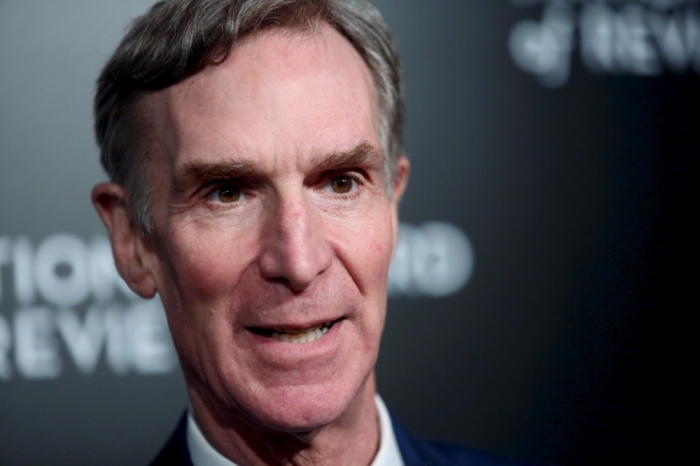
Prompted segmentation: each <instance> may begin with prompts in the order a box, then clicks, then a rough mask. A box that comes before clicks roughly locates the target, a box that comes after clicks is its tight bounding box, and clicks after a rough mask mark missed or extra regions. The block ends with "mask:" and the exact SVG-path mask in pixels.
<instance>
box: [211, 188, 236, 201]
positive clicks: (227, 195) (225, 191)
mask: <svg viewBox="0 0 700 466" xmlns="http://www.w3.org/2000/svg"><path fill="white" fill-rule="evenodd" d="M211 197H212V198H213V199H215V200H218V201H220V202H223V203H224V204H231V203H234V202H238V201H240V200H241V198H242V197H243V194H242V193H241V190H240V189H239V188H237V187H235V186H224V187H222V188H219V189H217V190H216V191H214V192H213V193H211Z"/></svg>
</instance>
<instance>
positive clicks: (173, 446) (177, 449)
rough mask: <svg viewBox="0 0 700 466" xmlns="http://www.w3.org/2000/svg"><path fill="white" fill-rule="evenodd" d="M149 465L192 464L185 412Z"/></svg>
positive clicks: (176, 465)
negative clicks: (188, 446)
mask: <svg viewBox="0 0 700 466" xmlns="http://www.w3.org/2000/svg"><path fill="white" fill-rule="evenodd" d="M150 466H193V465H192V460H191V459H190V451H189V449H188V448H187V413H185V414H183V415H182V417H181V418H180V422H179V423H178V424H177V427H176V428H175V432H173V434H172V435H171V436H170V439H169V440H168V443H166V444H165V446H164V447H163V449H162V450H160V452H159V453H158V456H156V459H154V460H153V461H152V462H151V464H150Z"/></svg>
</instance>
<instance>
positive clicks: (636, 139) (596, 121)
mask: <svg viewBox="0 0 700 466" xmlns="http://www.w3.org/2000/svg"><path fill="white" fill-rule="evenodd" d="M56 3H58V2H53V3H52V2H49V1H47V0H44V1H37V2H33V3H32V4H31V6H30V5H29V4H25V3H24V2H16V1H8V0H5V1H0V59H1V60H0V236H1V235H5V236H9V237H12V238H14V237H16V236H18V235H20V234H23V235H28V236H29V237H30V238H32V239H33V240H34V241H35V242H38V241H40V240H41V239H43V238H44V237H46V236H47V235H49V234H52V233H54V232H58V231H67V232H72V233H75V234H78V235H80V236H82V237H85V238H87V237H89V236H90V235H91V234H93V233H95V232H100V231H102V229H101V228H102V227H101V226H100V224H99V222H98V220H97V219H96V217H95V215H94V214H93V213H92V211H91V207H90V205H89V190H90V188H91V186H92V185H93V184H94V183H95V182H96V181H99V180H100V179H103V177H104V175H102V174H101V172H100V169H99V166H98V164H97V150H96V148H95V146H94V143H93V142H92V134H91V121H90V105H91V102H90V100H91V98H92V95H91V92H92V89H93V84H92V83H93V81H94V79H95V77H96V75H97V73H98V71H99V67H100V66H101V64H102V63H104V61H105V60H106V59H107V56H108V55H109V53H110V52H111V50H112V49H113V47H114V46H115V45H116V43H117V41H118V40H119V37H120V34H121V32H122V31H123V29H124V27H125V26H126V24H127V23H128V21H129V19H130V18H133V17H134V16H135V15H137V14H140V13H141V12H143V11H144V10H145V8H146V5H147V3H148V2H143V1H135V0H133V1H120V2H110V3H107V2H88V1H87V0H83V1H79V0H72V1H64V2H61V3H60V4H56ZM376 4H377V5H378V7H379V8H380V10H382V12H383V13H384V16H385V19H386V20H387V22H388V23H389V25H390V27H391V28H392V30H393V32H394V35H395V38H396V41H397V44H398V48H399V50H400V53H401V55H402V60H403V68H404V77H405V83H406V107H407V127H406V139H407V152H408V155H409V157H410V158H411V160H412V164H413V166H412V168H413V174H412V178H411V180H410V183H409V189H408V191H407V193H406V196H405V200H404V202H403V204H402V207H401V217H402V221H404V222H408V223H411V224H421V223H423V222H427V221H432V220H440V221H446V222H449V223H452V224H454V225H456V226H458V227H459V228H460V229H461V230H463V231H464V232H466V234H467V235H468V236H469V238H470V240H471V243H472V245H473V247H474V251H475V257H476V267H475V270H474V275H473V277H472V279H471V281H470V282H469V284H468V285H467V286H466V288H464V289H463V290H462V291H461V292H460V293H458V294H456V295H455V296H452V297H449V298H442V299H427V298H414V299H409V298H398V299H391V300H390V301H389V314H388V321H387V328H386V331H385V335H384V340H383V343H382V350H381V353H380V358H379V363H378V366H377V376H378V383H379V391H380V393H381V394H382V396H383V398H384V400H385V402H386V403H387V405H388V406H389V408H390V410H391V411H392V413H393V414H394V415H395V416H396V417H397V418H398V419H399V420H400V422H402V423H403V424H404V425H405V426H406V427H407V428H409V429H410V430H411V431H413V432H414V433H416V434H420V435H423V436H426V437H430V438H435V439H442V440H445V441H450V442H453V443H458V444H462V445H467V446H472V447H478V448H486V449H490V450H494V451H498V452H501V453H505V454H508V455H511V456H515V457H520V458H523V459H531V460H540V461H545V462H551V463H558V464H618V463H620V462H622V461H623V460H624V461H626V462H632V463H636V462H642V461H645V462H653V461H654V460H658V461H659V462H662V463H665V464H690V463H691V462H692V460H693V459H695V460H697V458H698V457H697V454H695V455H694V456H693V455H691V453H693V450H692V448H693V447H694V446H695V445H696V444H697V438H698V436H697V427H695V426H696V425H697V423H696V422H695V421H696V420H695V417H696V416H695V415H696V411H697V410H696V402H695V397H696V395H697V392H698V385H697V383H696V382H694V381H693V379H694V377H693V376H694V374H695V372H697V350H696V346H697V345H696V343H695V340H694V335H695V331H694V328H695V326H696V324H692V322H693V321H694V319H693V316H694V315H695V314H696V313H697V310H698V303H697V298H696V295H697V285H696V283H697V280H698V273H697V270H696V264H697V262H698V254H697V246H696V245H697V242H698V239H699V238H700V236H699V235H698V233H699V232H698V201H697V199H698V167H697V160H698V156H697V154H698V148H699V146H698V134H699V131H698V124H699V123H700V87H699V84H700V80H699V78H698V76H697V75H695V74H692V73H691V72H688V73H687V74H684V75H671V74H664V75H663V76H659V77H653V78H649V77H646V78H640V77H630V76H610V75H607V76H596V75H591V74H589V73H588V72H587V71H586V70H585V69H584V68H583V66H582V65H581V61H580V59H579V57H578V53H577V52H574V58H573V72H572V76H571V78H570V80H569V82H568V83H567V84H565V85H564V86H563V87H561V88H558V89H548V88H544V87H542V86H540V85H539V84H538V83H537V82H536V80H535V79H534V78H533V77H532V76H530V75H528V74H526V73H524V72H523V71H521V70H520V69H518V68H517V67H516V65H514V64H513V61H512V60H511V58H510V55H509V53H508V46H507V44H508V37H509V34H510V31H511V29H512V28H513V26H514V25H515V24H516V23H517V22H518V21H520V20H522V19H523V18H526V17H532V18H535V17H538V14H539V12H540V11H541V8H538V7H532V8H525V9H522V8H516V7H515V6H513V5H511V4H509V3H507V2H505V1H488V2H487V1H481V0H471V1H467V0H434V1H430V2H427V1H423V0H401V1H399V0H395V1H390V0H383V1H377V2H376ZM8 276H9V274H8V273H5V274H4V275H3V289H4V290H7V289H11V288H10V283H9V278H8ZM2 306H3V307H2V309H1V312H2V314H3V315H4V316H5V317H6V318H8V319H9V318H10V316H11V314H12V312H13V308H14V305H13V304H12V302H11V299H9V298H8V297H7V296H6V297H5V300H4V301H3V303H2ZM71 364H72V363H71V362H70V360H69V359H65V364H64V365H65V366H66V367H65V370H64V373H63V375H62V376H61V377H60V378H58V379H56V380H51V381H26V380H22V379H20V378H17V377H15V378H13V379H11V380H10V381H6V382H2V381H0V464H57V465H62V464H75V465H77V464H86V465H87V464H142V463H146V462H147V461H148V460H149V459H150V458H151V457H152V456H153V455H154V454H155V452H156V451H157V450H158V448H159V447H160V446H161V444H162V442H164V440H165V439H166V437H167V436H168V435H169V433H170V430H171V429H172V428H173V427H174V425H175V422H176V420H177V418H178V417H179V416H180V414H181V412H182V410H183V409H184V407H185V404H186V398H185V394H184V388H183V385H182V381H181V376H180V375H179V374H173V375H168V376H151V377H142V376H136V375H129V376H126V377H117V376H116V375H114V374H113V373H111V372H110V371H109V370H108V369H107V368H106V367H105V365H104V363H101V364H100V366H99V368H98V370H97V372H96V373H95V374H93V375H92V376H84V375H81V374H79V373H78V372H77V371H76V370H75V369H74V367H73V366H72V365H71Z"/></svg>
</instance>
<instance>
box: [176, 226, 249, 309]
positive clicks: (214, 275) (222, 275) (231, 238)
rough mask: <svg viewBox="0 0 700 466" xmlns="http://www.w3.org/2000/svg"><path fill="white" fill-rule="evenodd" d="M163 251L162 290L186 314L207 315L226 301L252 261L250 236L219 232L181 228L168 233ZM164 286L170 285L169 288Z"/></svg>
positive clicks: (218, 230)
mask: <svg viewBox="0 0 700 466" xmlns="http://www.w3.org/2000/svg"><path fill="white" fill-rule="evenodd" d="M172 233H173V234H172V235H171V237H170V241H168V243H167V251H165V257H166V261H167V262H168V263H169V264H168V265H169V266H168V267H167V272H166V273H167V275H168V276H167V277H163V280H162V283H163V284H164V285H165V286H164V288H165V289H166V290H167V291H168V292H169V293H170V294H173V293H175V294H177V300H178V301H179V302H178V306H177V307H178V308H180V309H182V310H183V311H186V313H187V314H193V313H194V314H199V315H202V314H208V313H209V312H206V313H203V312H194V311H196V310H199V311H202V309H198V308H202V307H206V310H207V311H212V310H214V309H216V307H217V304H218V305H223V304H224V303H225V302H226V301H228V300H229V299H230V295H231V293H233V291H234V290H235V288H236V286H237V284H238V282H239V281H240V279H241V276H242V275H243V273H244V272H245V270H246V268H247V267H248V265H249V264H250V263H251V261H252V260H253V258H254V254H255V249H256V248H255V241H254V240H253V239H252V238H251V235H235V234H233V233H231V232H230V231H228V232H227V231H220V229H216V228H214V229H212V228H199V229H195V228H192V229H184V228H181V229H179V230H177V231H174V232H172ZM166 284H170V285H169V286H168V285H166Z"/></svg>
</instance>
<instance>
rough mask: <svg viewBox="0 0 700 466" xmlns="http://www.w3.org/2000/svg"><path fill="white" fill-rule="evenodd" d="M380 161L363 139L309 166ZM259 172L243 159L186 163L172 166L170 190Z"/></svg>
mask: <svg viewBox="0 0 700 466" xmlns="http://www.w3.org/2000/svg"><path fill="white" fill-rule="evenodd" d="M383 164H384V155H383V153H382V151H380V150H378V149H376V148H375V147H374V146H373V145H372V144H370V143H369V142H368V141H366V140H364V141H362V142H360V143H359V144H358V145H357V146H355V147H353V148H352V149H350V150H347V151H338V152H331V153H329V154H324V155H321V156H317V157H313V158H312V159H311V165H312V166H313V167H315V168H316V169H320V170H337V169H342V168H349V167H353V166H357V165H371V166H373V167H375V166H376V167H377V168H380V167H382V166H383ZM255 174H259V167H256V166H255V165H254V163H252V162H250V161H247V160H236V161H221V162H216V163H202V162H197V161H194V162H187V163H185V164H184V165H183V166H182V167H180V168H179V169H176V171H175V174H174V176H173V178H172V179H173V181H172V189H173V191H174V192H176V193H182V192H184V191H186V190H187V188H188V186H189V185H190V183H191V182H192V181H193V180H197V181H198V182H207V181H214V180H220V179H233V178H243V177H251V176H254V175H255Z"/></svg>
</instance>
